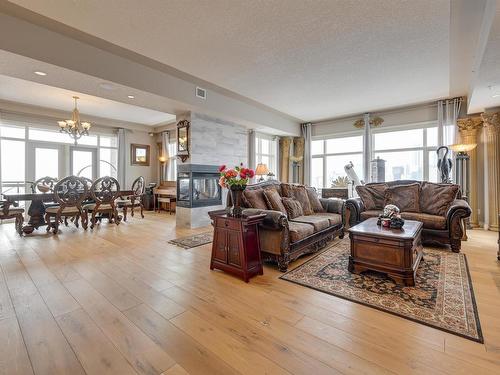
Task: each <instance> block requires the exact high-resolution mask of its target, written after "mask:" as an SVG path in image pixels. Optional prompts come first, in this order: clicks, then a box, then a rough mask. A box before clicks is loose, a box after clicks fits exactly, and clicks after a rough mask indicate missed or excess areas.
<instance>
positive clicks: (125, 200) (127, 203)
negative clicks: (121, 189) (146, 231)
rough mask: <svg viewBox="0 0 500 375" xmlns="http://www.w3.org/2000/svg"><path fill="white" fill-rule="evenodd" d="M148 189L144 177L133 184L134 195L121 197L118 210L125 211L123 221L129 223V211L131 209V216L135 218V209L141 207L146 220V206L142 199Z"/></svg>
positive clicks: (117, 202)
mask: <svg viewBox="0 0 500 375" xmlns="http://www.w3.org/2000/svg"><path fill="white" fill-rule="evenodd" d="M145 188H146V183H145V181H144V177H142V176H139V177H137V178H136V179H135V180H134V182H133V183H132V191H133V192H134V194H133V195H130V196H126V197H120V198H118V199H117V200H116V206H117V208H121V210H122V211H123V221H127V211H128V209H129V208H130V214H131V215H132V217H134V208H135V207H136V206H139V207H140V208H141V217H142V218H143V219H144V204H143V203H142V197H143V195H144V190H145Z"/></svg>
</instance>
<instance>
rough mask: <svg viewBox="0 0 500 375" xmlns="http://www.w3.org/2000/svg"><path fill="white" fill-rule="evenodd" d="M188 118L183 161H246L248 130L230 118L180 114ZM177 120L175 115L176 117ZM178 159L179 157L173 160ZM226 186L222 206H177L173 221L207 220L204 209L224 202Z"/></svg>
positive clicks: (230, 163) (188, 223)
mask: <svg viewBox="0 0 500 375" xmlns="http://www.w3.org/2000/svg"><path fill="white" fill-rule="evenodd" d="M182 119H187V120H189V121H190V122H191V125H190V128H189V152H190V157H189V158H188V159H187V160H186V162H185V163H187V164H203V165H217V166H219V165H222V164H225V165H227V166H228V167H234V166H235V165H238V164H239V163H244V164H245V165H247V164H248V130H247V129H246V128H245V127H244V126H241V125H238V124H236V123H233V122H229V121H224V120H220V119H217V118H214V117H210V116H207V115H204V114H199V113H193V112H191V113H190V114H187V115H183V116H182ZM178 120H179V118H178ZM177 162H178V163H179V164H181V163H182V161H181V160H180V159H178V161H177ZM226 197H227V190H225V189H223V190H222V206H211V207H196V208H185V207H177V212H176V223H177V225H178V226H181V227H189V228H197V227H202V226H205V225H209V224H210V218H209V217H208V214H207V212H208V211H213V210H217V209H220V208H223V207H225V205H226Z"/></svg>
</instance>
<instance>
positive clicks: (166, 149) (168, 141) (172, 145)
mask: <svg viewBox="0 0 500 375" xmlns="http://www.w3.org/2000/svg"><path fill="white" fill-rule="evenodd" d="M172 133H174V132H171V131H168V130H167V131H164V132H162V133H161V148H162V150H163V155H162V156H163V157H164V158H165V163H164V164H163V168H162V178H163V180H165V181H175V180H176V178H177V170H176V169H177V153H176V149H177V144H176V142H175V136H174V135H172Z"/></svg>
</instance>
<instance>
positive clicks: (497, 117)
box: [481, 112, 500, 134]
mask: <svg viewBox="0 0 500 375" xmlns="http://www.w3.org/2000/svg"><path fill="white" fill-rule="evenodd" d="M481 118H482V119H483V121H484V126H485V128H486V129H488V132H490V133H491V134H495V133H500V112H491V113H487V112H484V113H481Z"/></svg>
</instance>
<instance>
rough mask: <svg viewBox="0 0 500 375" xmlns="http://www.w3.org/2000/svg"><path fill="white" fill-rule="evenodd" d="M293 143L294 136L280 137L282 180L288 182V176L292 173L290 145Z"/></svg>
mask: <svg viewBox="0 0 500 375" xmlns="http://www.w3.org/2000/svg"><path fill="white" fill-rule="evenodd" d="M291 143H292V138H290V137H281V138H280V176H279V178H280V181H281V182H288V181H289V180H288V176H289V175H290V145H291Z"/></svg>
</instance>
